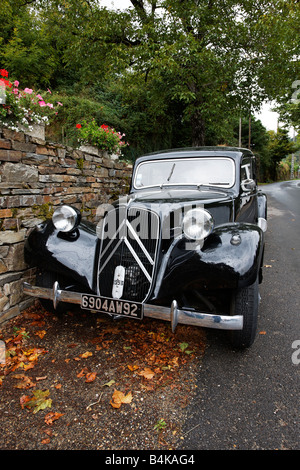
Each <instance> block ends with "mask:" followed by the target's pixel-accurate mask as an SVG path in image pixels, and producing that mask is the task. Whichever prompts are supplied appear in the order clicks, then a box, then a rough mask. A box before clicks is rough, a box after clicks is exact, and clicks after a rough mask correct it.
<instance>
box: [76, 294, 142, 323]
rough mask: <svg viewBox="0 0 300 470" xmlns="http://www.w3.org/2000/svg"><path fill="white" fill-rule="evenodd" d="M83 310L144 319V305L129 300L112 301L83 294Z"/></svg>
mask: <svg viewBox="0 0 300 470" xmlns="http://www.w3.org/2000/svg"><path fill="white" fill-rule="evenodd" d="M81 308H83V309H86V310H95V311H96V312H101V313H108V314H110V315H121V316H123V317H130V318H137V319H139V320H141V319H142V318H143V304H141V303H136V302H131V301H129V300H120V299H110V298H108V297H99V296H97V295H90V294H82V296H81Z"/></svg>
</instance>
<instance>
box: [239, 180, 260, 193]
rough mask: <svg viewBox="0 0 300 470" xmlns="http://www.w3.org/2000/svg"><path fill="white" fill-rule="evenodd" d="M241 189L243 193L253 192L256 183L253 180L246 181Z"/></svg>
mask: <svg viewBox="0 0 300 470" xmlns="http://www.w3.org/2000/svg"><path fill="white" fill-rule="evenodd" d="M241 187H242V190H243V191H253V189H255V188H256V183H255V181H254V180H253V179H250V178H249V179H246V180H243V181H242V182H241Z"/></svg>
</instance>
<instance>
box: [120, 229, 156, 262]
mask: <svg viewBox="0 0 300 470" xmlns="http://www.w3.org/2000/svg"><path fill="white" fill-rule="evenodd" d="M126 225H127V227H128V228H129V230H130V231H131V233H132V235H133V237H134V239H135V240H136V242H137V243H138V244H139V246H140V247H141V249H142V251H143V253H144V255H145V256H146V257H147V258H148V261H149V263H151V264H152V265H153V264H154V260H153V259H152V258H151V256H150V255H149V253H148V251H147V250H146V248H145V246H144V244H143V242H142V240H141V239H140V237H138V235H137V233H136V231H135V230H133V228H132V225H131V223H130V222H128V220H126ZM127 240H128V239H127Z"/></svg>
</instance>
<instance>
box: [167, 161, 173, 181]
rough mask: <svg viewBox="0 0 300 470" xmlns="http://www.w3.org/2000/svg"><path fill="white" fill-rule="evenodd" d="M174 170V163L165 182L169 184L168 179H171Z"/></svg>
mask: <svg viewBox="0 0 300 470" xmlns="http://www.w3.org/2000/svg"><path fill="white" fill-rule="evenodd" d="M174 168H175V163H173V166H172V170H171V173H170V174H169V177H168V178H167V181H168V182H169V181H170V179H171V178H172V175H173V172H174Z"/></svg>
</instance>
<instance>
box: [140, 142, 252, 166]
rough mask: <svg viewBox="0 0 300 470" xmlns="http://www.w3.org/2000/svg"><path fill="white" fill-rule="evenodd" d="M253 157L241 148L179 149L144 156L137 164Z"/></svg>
mask: <svg viewBox="0 0 300 470" xmlns="http://www.w3.org/2000/svg"><path fill="white" fill-rule="evenodd" d="M244 155H248V156H253V153H252V152H251V150H248V149H245V148H239V147H222V146H219V147H188V148H178V149H168V150H161V151H157V152H152V153H149V154H146V155H142V156H141V157H138V158H137V159H136V162H135V163H136V164H139V163H141V162H143V161H149V160H160V159H162V160H163V159H167V158H188V157H231V158H234V159H240V158H241V157H242V156H244Z"/></svg>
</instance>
